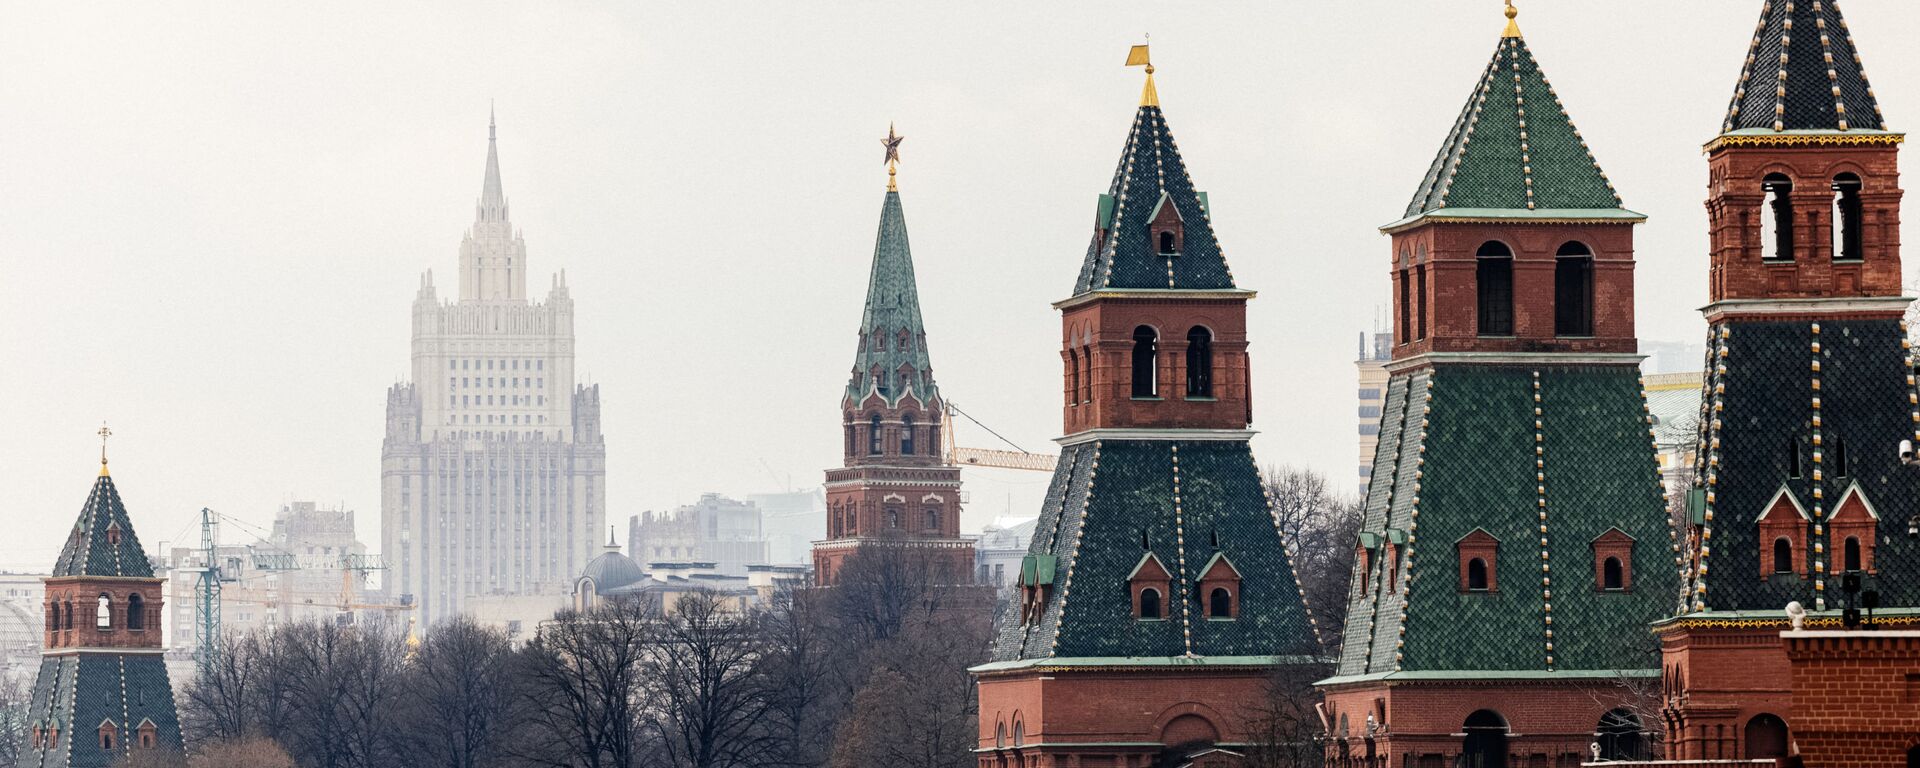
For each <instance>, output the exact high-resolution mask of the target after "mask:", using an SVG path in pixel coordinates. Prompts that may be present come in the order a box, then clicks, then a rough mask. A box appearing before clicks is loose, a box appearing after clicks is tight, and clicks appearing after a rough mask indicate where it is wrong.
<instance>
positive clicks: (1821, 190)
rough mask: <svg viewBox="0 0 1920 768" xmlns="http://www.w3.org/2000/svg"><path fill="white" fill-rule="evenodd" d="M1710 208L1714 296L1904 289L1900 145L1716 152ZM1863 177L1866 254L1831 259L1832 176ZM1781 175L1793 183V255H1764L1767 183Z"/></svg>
mask: <svg viewBox="0 0 1920 768" xmlns="http://www.w3.org/2000/svg"><path fill="white" fill-rule="evenodd" d="M1708 172H1709V185H1708V200H1707V215H1708V220H1709V222H1710V224H1709V225H1710V227H1711V235H1712V243H1713V244H1712V248H1713V258H1712V267H1711V270H1710V272H1709V273H1708V285H1709V292H1710V294H1711V295H1712V297H1713V300H1714V301H1716V302H1718V301H1725V300H1729V299H1779V298H1816V297H1864V296H1899V295H1900V197H1901V194H1902V193H1901V190H1900V169H1899V148H1898V147H1897V146H1893V145H1891V144H1887V145H1864V146H1799V147H1777V146H1735V147H1722V148H1720V149H1717V150H1715V151H1714V152H1713V154H1712V155H1711V156H1710V157H1709V159H1708ZM1841 173H1852V174H1854V175H1856V176H1859V177H1860V179H1861V182H1862V184H1861V194H1860V198H1861V204H1862V208H1863V214H1864V215H1863V219H1864V221H1863V222H1862V227H1861V235H1862V240H1861V245H1862V247H1863V251H1864V256H1865V258H1864V259H1863V260H1861V261H1859V262H1852V263H1835V262H1834V259H1833V194H1834V193H1833V179H1834V177H1835V176H1837V175H1838V174H1841ZM1772 174H1779V175H1781V176H1785V177H1787V178H1788V179H1789V180H1790V181H1791V182H1792V183H1793V191H1792V193H1791V195H1789V198H1790V199H1791V201H1792V203H1793V208H1794V222H1795V225H1794V228H1793V229H1794V232H1793V243H1794V247H1793V254H1792V255H1793V257H1794V258H1793V260H1792V261H1778V262H1771V261H1763V260H1762V254H1763V252H1764V248H1763V245H1762V243H1761V234H1762V221H1761V219H1762V217H1766V216H1770V215H1771V213H1770V212H1769V211H1766V210H1764V208H1765V206H1766V191H1765V190H1764V189H1762V187H1761V182H1762V180H1764V179H1765V178H1767V177H1768V176H1769V175H1772Z"/></svg>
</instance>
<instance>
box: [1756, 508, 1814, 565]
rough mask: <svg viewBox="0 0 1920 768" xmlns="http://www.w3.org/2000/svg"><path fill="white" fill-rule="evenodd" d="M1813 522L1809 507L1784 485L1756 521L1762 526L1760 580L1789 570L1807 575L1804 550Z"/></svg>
mask: <svg viewBox="0 0 1920 768" xmlns="http://www.w3.org/2000/svg"><path fill="white" fill-rule="evenodd" d="M1812 522H1813V516H1811V515H1808V514H1807V508H1806V507H1803V506H1801V505H1800V500H1799V499H1796V498H1794V496H1793V492H1792V491H1791V490H1788V488H1787V486H1786V485H1785V484H1782V485H1781V486H1780V490H1779V491H1776V492H1775V493H1774V494H1773V498H1772V499H1771V500H1769V501H1768V502H1767V507H1766V510H1765V511H1763V512H1761V513H1760V518H1759V519H1758V520H1755V521H1754V524H1755V525H1756V526H1758V527H1759V538H1760V578H1761V580H1763V581H1764V580H1766V579H1767V578H1768V577H1771V576H1776V575H1783V574H1789V573H1799V574H1800V577H1801V578H1803V579H1804V578H1806V577H1807V570H1808V569H1807V566H1806V564H1805V563H1804V560H1805V555H1804V554H1803V553H1805V552H1806V551H1807V525H1808V524H1809V523H1812Z"/></svg>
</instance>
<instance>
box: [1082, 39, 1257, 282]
mask: <svg viewBox="0 0 1920 768" xmlns="http://www.w3.org/2000/svg"><path fill="white" fill-rule="evenodd" d="M1149 77H1151V76H1149ZM1142 100H1143V101H1150V102H1152V103H1148V104H1142V105H1141V107H1140V110H1139V111H1138V112H1136V113H1134V118H1133V128H1132V130H1131V131H1129V132H1128V133H1127V146H1126V149H1125V150H1123V151H1122V152H1121V154H1120V166H1119V167H1118V168H1117V169H1115V170H1114V173H1113V183H1112V185H1110V186H1109V187H1108V188H1107V193H1106V194H1104V195H1101V196H1100V205H1099V208H1098V211H1097V213H1096V215H1095V220H1094V239H1093V243H1092V244H1091V245H1089V246H1088V247H1087V255H1086V258H1085V259H1084V260H1083V261H1082V262H1081V266H1080V277H1079V279H1078V280H1076V281H1075V282H1074V286H1073V293H1074V295H1075V296H1078V295H1080V294H1083V293H1087V292H1089V291H1098V290H1107V289H1163V290H1164V289H1185V290H1214V289H1231V288H1233V272H1232V270H1230V269H1228V268H1227V259H1226V256H1225V255H1224V254H1223V253H1222V252H1221V249H1220V243H1219V241H1218V240H1216V239H1215V238H1214V234H1213V223H1212V221H1211V220H1210V219H1209V218H1208V210H1207V196H1206V193H1204V192H1200V191H1197V190H1196V189H1195V188H1194V185H1193V178H1192V177H1190V176H1188V175H1187V164H1186V161H1185V160H1183V159H1181V157H1180V145H1179V144H1177V143H1175V142H1174V140H1173V132H1172V131H1171V130H1169V129H1168V128H1167V117H1166V114H1165V113H1163V112H1161V111H1160V106H1159V94H1158V93H1157V92H1155V91H1154V90H1153V87H1152V84H1151V81H1149V84H1148V86H1147V90H1146V92H1145V93H1143V95H1142ZM1168 207H1171V208H1172V209H1173V212H1174V213H1175V214H1176V215H1178V216H1179V218H1180V223H1181V228H1182V230H1183V232H1184V236H1183V244H1182V245H1181V247H1180V251H1181V252H1180V253H1178V254H1171V255H1170V254H1164V253H1161V252H1160V249H1159V248H1158V247H1157V246H1156V244H1155V243H1153V242H1151V240H1152V238H1151V237H1150V233H1149V231H1148V230H1149V227H1148V224H1149V223H1150V222H1152V221H1153V220H1154V219H1155V217H1157V216H1159V215H1160V214H1161V213H1162V212H1163V211H1165V210H1166V208H1168Z"/></svg>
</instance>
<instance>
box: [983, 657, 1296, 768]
mask: <svg viewBox="0 0 1920 768" xmlns="http://www.w3.org/2000/svg"><path fill="white" fill-rule="evenodd" d="M1269 672H1270V671H1269V670H1268V669H1265V668H1241V669H1236V670H1207V669H1200V668H1172V669H1154V668H1143V669H1136V670H1118V669H1116V670H1061V669H1052V670H1048V671H1045V672H1040V671H1026V672H1020V673H1013V674H989V675H984V676H982V677H981V678H980V741H979V743H980V751H979V757H980V766H981V768H1009V767H1011V766H1020V767H1021V768H1067V766H1076V767H1077V768H1093V767H1094V766H1102V767H1104V768H1137V767H1142V766H1150V765H1155V763H1154V760H1156V759H1157V758H1158V757H1159V755H1160V752H1161V751H1162V749H1163V748H1164V747H1169V746H1175V745H1180V744H1191V743H1193V742H1196V741H1207V742H1212V743H1217V744H1223V745H1233V744H1241V743H1245V742H1246V741H1247V740H1248V738H1249V736H1248V733H1247V729H1246V723H1247V722H1248V720H1249V718H1250V710H1249V708H1250V707H1253V706H1257V705H1258V703H1259V702H1260V701H1261V700H1262V699H1263V698H1264V697H1265V696H1266V686H1267V681H1268V676H1269ZM1016 737H1017V738H1016Z"/></svg>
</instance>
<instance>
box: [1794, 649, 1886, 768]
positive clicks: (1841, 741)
mask: <svg viewBox="0 0 1920 768" xmlns="http://www.w3.org/2000/svg"><path fill="white" fill-rule="evenodd" d="M1781 638H1782V640H1783V642H1784V644H1785V646H1786V656H1787V658H1788V659H1789V660H1790V661H1791V663H1792V677H1793V720H1792V722H1793V726H1794V728H1793V735H1794V741H1795V742H1796V743H1797V744H1798V745H1799V747H1800V755H1801V756H1802V757H1803V758H1804V759H1805V760H1806V764H1807V765H1808V766H1809V767H1810V768H1868V767H1869V766H1873V767H1875V768H1886V767H1887V766H1900V765H1906V764H1908V763H1907V753H1908V750H1910V749H1916V748H1920V631H1898V632H1849V631H1837V630H1832V631H1828V630H1816V631H1801V632H1785V633H1782V635H1781Z"/></svg>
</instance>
